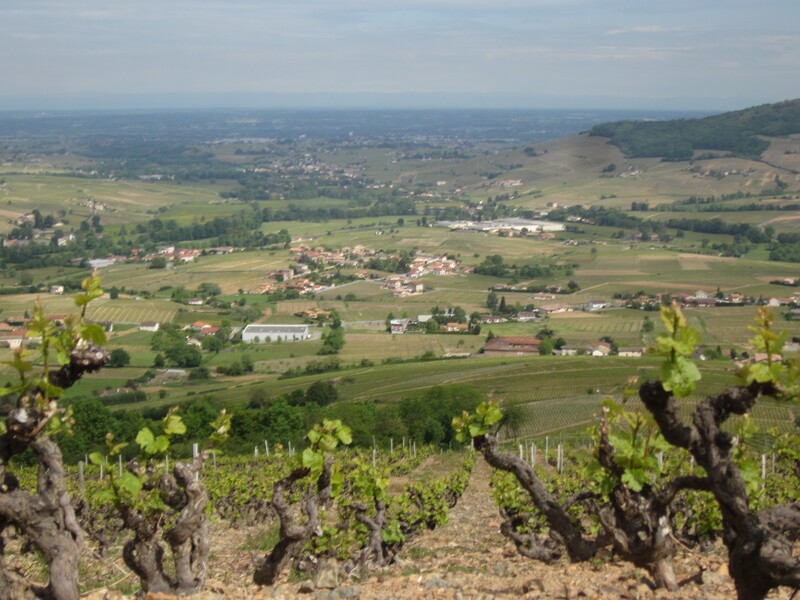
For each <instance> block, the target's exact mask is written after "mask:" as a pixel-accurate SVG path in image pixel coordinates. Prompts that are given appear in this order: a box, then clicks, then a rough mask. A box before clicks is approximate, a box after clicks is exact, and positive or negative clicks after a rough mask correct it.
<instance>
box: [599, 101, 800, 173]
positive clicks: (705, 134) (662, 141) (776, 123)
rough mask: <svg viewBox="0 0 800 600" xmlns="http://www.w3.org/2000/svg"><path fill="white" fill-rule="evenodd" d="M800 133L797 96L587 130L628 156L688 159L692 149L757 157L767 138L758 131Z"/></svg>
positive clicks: (767, 142)
mask: <svg viewBox="0 0 800 600" xmlns="http://www.w3.org/2000/svg"><path fill="white" fill-rule="evenodd" d="M794 133H800V100H790V101H786V102H780V103H777V104H764V105H762V106H756V107H753V108H748V109H745V110H740V111H734V112H728V113H724V114H721V115H714V116H710V117H704V118H702V119H680V120H673V121H618V122H616V123H604V124H601V125H596V126H594V127H593V128H592V130H591V135H593V136H602V137H607V138H611V143H612V144H614V145H615V146H618V147H619V148H620V150H622V152H623V153H624V154H625V155H626V156H627V157H661V158H663V159H665V160H688V159H690V158H692V156H693V155H694V152H695V151H697V150H716V151H719V152H727V153H731V154H732V155H735V156H743V157H751V158H757V157H759V156H760V155H761V154H762V153H763V152H764V151H765V150H766V149H767V148H769V145H770V143H769V141H767V140H764V139H763V138H762V137H761V136H787V135H791V134H794Z"/></svg>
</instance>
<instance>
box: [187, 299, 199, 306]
mask: <svg viewBox="0 0 800 600" xmlns="http://www.w3.org/2000/svg"><path fill="white" fill-rule="evenodd" d="M186 303H187V304H188V305H189V306H203V299H202V298H189V299H188V300H187V301H186Z"/></svg>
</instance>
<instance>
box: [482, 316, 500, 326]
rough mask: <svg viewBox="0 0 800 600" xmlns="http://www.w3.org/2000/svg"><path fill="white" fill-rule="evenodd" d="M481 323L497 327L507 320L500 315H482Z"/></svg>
mask: <svg viewBox="0 0 800 600" xmlns="http://www.w3.org/2000/svg"><path fill="white" fill-rule="evenodd" d="M481 323H485V324H488V325H496V324H497V323H505V319H504V318H503V317H501V316H500V315H481Z"/></svg>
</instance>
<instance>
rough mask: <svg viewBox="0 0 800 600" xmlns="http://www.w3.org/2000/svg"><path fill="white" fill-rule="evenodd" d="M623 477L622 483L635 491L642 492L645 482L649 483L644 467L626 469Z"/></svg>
mask: <svg viewBox="0 0 800 600" xmlns="http://www.w3.org/2000/svg"><path fill="white" fill-rule="evenodd" d="M621 479H622V483H624V484H625V485H627V486H628V487H629V488H630V489H632V490H633V491H634V492H641V491H642V488H643V487H644V484H645V483H647V479H646V477H645V473H644V471H643V470H642V469H625V472H624V473H623V474H622V477H621Z"/></svg>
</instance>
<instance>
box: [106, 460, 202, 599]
mask: <svg viewBox="0 0 800 600" xmlns="http://www.w3.org/2000/svg"><path fill="white" fill-rule="evenodd" d="M206 458H207V454H206V453H202V454H200V455H199V456H197V457H196V458H195V459H194V460H193V461H192V462H191V463H183V462H177V463H175V466H174V467H173V469H172V472H171V473H167V474H165V475H164V476H163V477H161V479H160V480H159V481H158V482H157V485H158V487H159V489H160V491H161V496H162V499H163V501H164V503H165V504H166V505H167V506H168V507H169V508H170V509H172V510H173V511H174V513H176V516H175V517H174V519H173V521H172V524H171V525H170V526H169V527H167V528H165V529H164V530H163V531H162V530H161V525H162V524H163V520H162V519H161V518H153V517H152V516H148V515H145V514H143V513H142V512H140V511H138V510H134V509H132V508H131V507H129V506H126V505H122V506H121V515H122V519H123V521H124V522H125V525H126V527H127V528H129V529H131V530H132V531H133V533H134V537H133V538H132V539H130V540H128V541H127V542H126V543H125V546H124V547H123V559H124V560H125V564H127V565H128V567H130V568H131V570H133V571H134V572H135V573H136V574H137V575H138V576H139V579H140V581H141V585H142V589H143V590H144V591H145V592H153V593H155V592H171V593H175V594H193V593H196V592H199V591H200V590H202V588H203V584H204V583H205V580H206V573H207V572H208V525H209V523H208V517H207V516H206V513H205V507H206V504H207V503H208V494H207V493H206V489H205V486H204V485H203V483H202V481H201V480H199V479H196V478H195V474H196V473H198V472H199V471H200V469H201V468H202V466H203V463H204V462H205V460H206ZM129 468H130V469H136V465H133V464H131V465H129ZM162 538H163V541H164V542H166V543H167V545H168V546H169V548H170V551H171V553H172V559H173V562H174V566H175V574H174V575H173V574H171V573H170V572H168V571H167V570H166V569H165V567H164V554H165V552H164V547H163V545H162Z"/></svg>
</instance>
